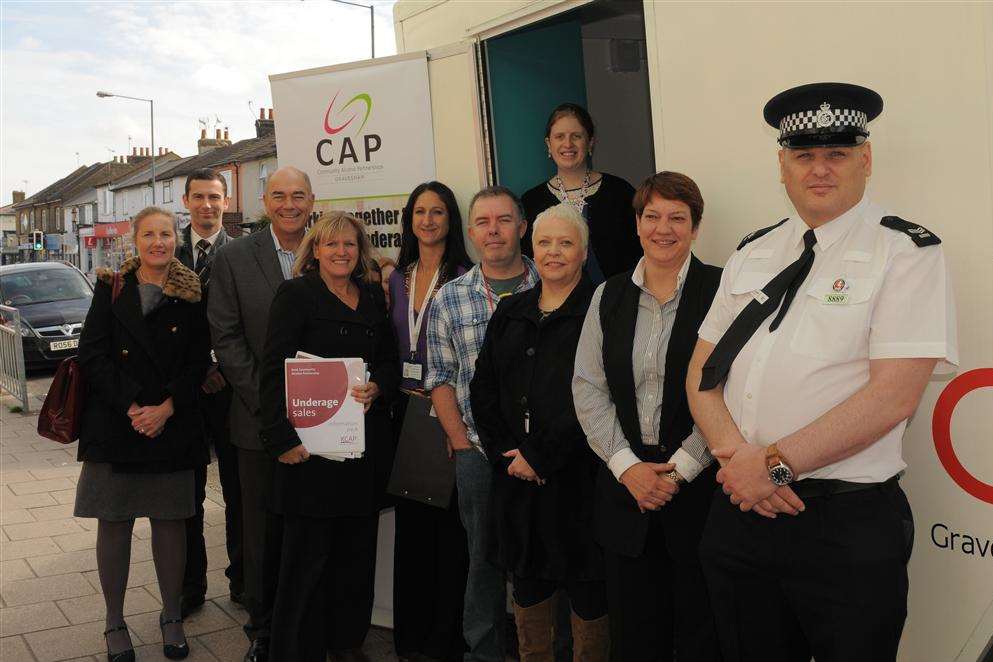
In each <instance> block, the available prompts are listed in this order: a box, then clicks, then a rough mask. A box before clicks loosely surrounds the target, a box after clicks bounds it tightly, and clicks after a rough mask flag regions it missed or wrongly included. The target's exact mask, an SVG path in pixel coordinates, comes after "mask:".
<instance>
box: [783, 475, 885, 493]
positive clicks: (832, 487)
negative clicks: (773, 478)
mask: <svg viewBox="0 0 993 662" xmlns="http://www.w3.org/2000/svg"><path fill="white" fill-rule="evenodd" d="M899 480H900V476H899V475H897V476H893V477H892V478H890V479H889V480H886V481H883V482H882V483H853V482H851V481H847V480H835V479H832V478H804V479H803V480H798V481H796V482H795V483H791V484H790V487H791V488H793V491H794V492H795V493H796V495H797V496H798V497H800V498H801V499H811V498H815V497H829V496H835V495H838V494H848V493H850V492H862V491H865V490H877V489H878V490H884V489H889V488H891V487H893V486H895V485H896V484H897V481H899Z"/></svg>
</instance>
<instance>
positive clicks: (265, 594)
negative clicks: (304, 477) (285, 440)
mask: <svg viewBox="0 0 993 662" xmlns="http://www.w3.org/2000/svg"><path fill="white" fill-rule="evenodd" d="M275 468H276V461H275V460H273V459H272V458H270V457H269V456H268V455H267V454H266V453H265V452H264V451H253V450H246V449H244V448H239V449H238V471H239V475H240V477H241V501H242V527H243V530H242V533H243V538H242V541H243V542H242V545H243V547H242V550H243V556H244V567H245V571H244V572H245V600H246V606H247V607H248V615H249V619H248V622H247V623H246V624H245V633H246V634H247V635H248V638H249V639H253V640H254V639H257V638H258V639H267V638H269V632H270V625H271V622H272V609H273V604H274V603H275V600H276V584H277V581H278V579H279V555H280V551H281V548H282V541H283V518H282V517H280V516H279V515H276V514H274V513H272V512H270V511H269V508H268V504H267V501H268V498H269V491H270V489H271V486H272V475H273V471H274V470H275Z"/></svg>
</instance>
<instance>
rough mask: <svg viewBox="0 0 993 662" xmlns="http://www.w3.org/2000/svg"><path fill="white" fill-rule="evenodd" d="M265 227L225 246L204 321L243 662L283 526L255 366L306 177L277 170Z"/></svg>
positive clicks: (259, 629)
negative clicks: (236, 526) (226, 412)
mask: <svg viewBox="0 0 993 662" xmlns="http://www.w3.org/2000/svg"><path fill="white" fill-rule="evenodd" d="M263 201H264V203H265V208H266V213H267V214H268V216H269V220H270V222H271V223H270V225H269V227H268V228H264V229H262V230H259V231H257V232H255V233H253V234H251V235H249V236H247V237H241V238H239V239H236V240H234V241H231V242H228V243H227V245H225V246H224V248H223V249H222V250H220V251H219V252H218V253H217V256H216V257H215V258H214V261H213V263H212V265H211V275H210V296H209V298H208V301H207V317H208V319H209V320H210V329H211V336H212V338H213V342H214V352H215V353H216V354H217V360H218V362H219V363H220V366H221V370H222V371H223V373H224V376H225V378H226V379H227V380H228V382H230V384H231V387H232V388H233V390H234V397H233V398H232V401H231V414H230V424H231V442H232V443H233V444H234V445H235V446H237V447H238V470H239V474H240V478H241V494H242V508H243V511H242V512H243V526H244V536H243V541H244V559H245V593H246V598H247V602H248V605H247V606H248V611H249V616H250V619H249V622H248V624H247V625H246V626H245V631H246V632H247V633H248V636H249V638H250V639H251V640H252V645H251V648H249V651H248V654H247V655H246V656H245V659H246V661H248V662H264V661H265V660H267V659H268V647H269V624H270V621H271V616H272V604H273V599H274V597H275V588H276V580H277V578H278V572H279V547H280V544H281V538H282V523H281V521H280V519H279V518H278V517H276V516H275V515H273V514H272V513H270V512H268V510H267V504H266V501H267V497H268V491H269V486H270V483H271V482H272V473H273V468H274V466H275V460H273V459H271V458H270V457H269V456H268V455H267V454H266V453H265V451H264V450H262V444H261V443H260V441H259V410H260V407H259V366H260V364H261V362H262V352H263V348H264V345H265V338H266V330H267V327H268V322H269V305H270V304H271V303H272V299H273V297H274V296H275V294H276V289H277V288H278V287H279V285H280V283H282V282H283V281H284V280H286V279H288V278H290V277H291V271H292V267H293V262H294V260H295V254H294V251H295V250H296V248H297V246H298V245H299V244H300V241H301V240H302V239H303V235H304V232H305V230H306V228H307V224H308V222H309V221H310V216H311V213H312V212H313V209H314V193H313V190H312V189H311V186H310V179H309V178H308V177H307V175H306V174H305V173H304V172H302V171H300V170H298V169H296V168H293V167H284V168H280V169H279V170H277V171H276V172H274V173H273V174H272V175H271V176H270V177H269V181H268V182H267V183H266V190H265V194H264V196H263Z"/></svg>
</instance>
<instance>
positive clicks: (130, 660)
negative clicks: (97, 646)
mask: <svg viewBox="0 0 993 662" xmlns="http://www.w3.org/2000/svg"><path fill="white" fill-rule="evenodd" d="M127 629H128V626H127V625H118V626H117V627H116V628H110V629H109V630H107V631H105V632H104V633H103V638H104V639H105V640H106V639H107V635H108V634H111V633H113V632H120V631H121V630H125V631H127ZM130 639H131V635H130V634H128V640H130ZM107 662H135V659H134V647H133V646H132V647H131V648H129V649H127V650H125V651H121V652H120V653H111V652H110V642H109V641H108V642H107Z"/></svg>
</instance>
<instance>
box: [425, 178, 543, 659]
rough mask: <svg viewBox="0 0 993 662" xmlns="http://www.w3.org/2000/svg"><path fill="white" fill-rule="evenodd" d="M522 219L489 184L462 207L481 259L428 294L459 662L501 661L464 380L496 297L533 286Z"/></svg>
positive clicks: (502, 589) (480, 473)
mask: <svg viewBox="0 0 993 662" xmlns="http://www.w3.org/2000/svg"><path fill="white" fill-rule="evenodd" d="M526 228H527V221H526V220H524V214H523V212H522V210H521V204H520V201H519V200H518V199H517V196H515V195H514V194H513V193H512V192H511V191H510V190H509V189H507V188H506V187H503V186H491V187H488V188H485V189H483V190H482V191H480V192H479V193H477V194H476V195H475V196H473V198H472V201H471V202H470V203H469V239H470V240H471V241H472V243H473V245H474V246H475V247H476V251H477V252H478V253H479V255H480V256H481V262H480V264H477V265H476V266H474V267H473V268H472V269H470V270H469V271H468V272H466V273H465V274H464V275H463V276H461V277H459V278H456V279H455V280H453V281H450V282H449V283H447V284H446V285H445V286H444V287H442V288H441V290H439V291H438V294H437V295H436V296H435V300H434V303H433V304H432V305H431V314H430V317H429V318H428V328H427V348H428V355H427V376H426V377H425V380H424V388H425V390H427V391H430V392H431V401H432V404H433V405H434V409H435V411H436V412H437V415H438V419H439V420H440V421H441V425H442V427H444V429H445V432H446V434H447V435H448V440H449V442H448V443H449V444H450V447H451V449H452V450H453V451H454V452H455V484H456V488H457V490H458V494H459V513H460V515H461V517H462V524H463V525H464V526H465V530H466V536H467V538H468V542H469V576H468V580H467V582H466V592H465V607H464V611H463V623H462V628H463V633H464V635H465V640H466V643H467V644H468V645H469V649H470V652H469V653H468V654H467V655H466V658H465V659H466V660H472V661H474V662H475V661H478V662H503V659H504V649H503V641H502V625H503V620H504V614H505V612H506V599H507V598H506V580H505V578H504V576H503V572H502V571H501V570H499V569H498V568H496V567H495V566H493V565H492V564H490V563H489V561H487V560H486V548H487V539H486V537H487V506H488V501H489V493H490V482H491V478H492V468H491V467H490V464H489V462H488V461H487V459H486V456H485V455H484V454H483V451H482V447H481V446H480V443H479V435H478V434H476V429H475V426H474V425H473V421H472V411H471V409H470V406H469V382H470V381H472V376H473V373H474V372H475V369H476V357H477V356H478V355H479V350H480V348H481V347H482V346H483V339H484V337H485V336H486V325H487V324H488V323H489V321H490V317H491V316H492V315H493V311H494V310H495V309H496V307H497V304H498V303H499V301H500V298H501V297H504V296H508V295H510V294H515V293H517V292H523V291H524V290H527V289H529V288H531V287H533V286H534V285H535V284H536V283H537V282H538V272H537V270H536V269H535V267H534V263H533V262H532V261H531V260H530V259H528V258H527V257H524V256H522V255H521V237H523V236H524V231H525V229H526Z"/></svg>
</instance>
